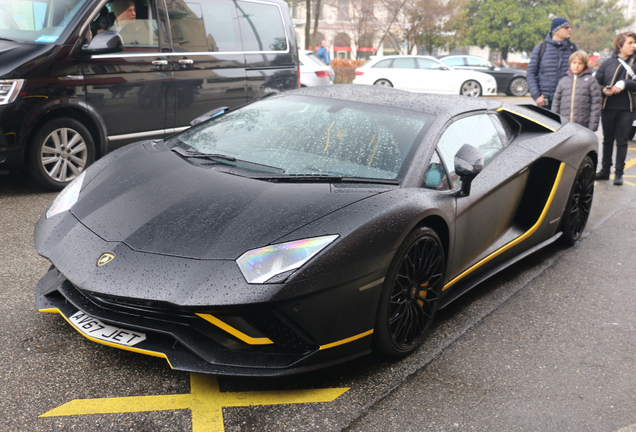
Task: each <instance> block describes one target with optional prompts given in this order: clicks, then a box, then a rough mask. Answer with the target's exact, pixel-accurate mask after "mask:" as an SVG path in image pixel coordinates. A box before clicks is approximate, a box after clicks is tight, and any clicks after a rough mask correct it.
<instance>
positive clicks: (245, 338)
mask: <svg viewBox="0 0 636 432" xmlns="http://www.w3.org/2000/svg"><path fill="white" fill-rule="evenodd" d="M196 315H197V316H199V317H201V318H203V319H204V320H206V321H207V322H209V323H211V324H214V325H215V326H217V327H218V328H220V329H221V330H224V331H226V332H228V333H229V334H231V335H232V336H234V337H235V338H237V339H240V340H242V341H243V342H245V343H246V344H249V345H271V344H273V343H274V342H272V340H271V339H269V338H266V337H263V338H253V337H251V336H248V335H246V334H245V333H243V332H241V331H239V330H237V329H235V328H234V327H232V326H231V325H229V324H226V323H224V322H223V321H221V320H220V319H218V318H217V317H215V316H213V315H210V314H200V313H198V314H196Z"/></svg>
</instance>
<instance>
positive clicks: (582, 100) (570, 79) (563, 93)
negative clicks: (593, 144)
mask: <svg viewBox="0 0 636 432" xmlns="http://www.w3.org/2000/svg"><path fill="white" fill-rule="evenodd" d="M569 63H570V72H568V74H567V75H566V76H564V77H563V78H561V81H559V85H557V88H556V92H555V93H554V102H553V103H552V111H554V112H555V113H557V114H559V115H561V117H563V118H565V119H566V121H570V122H574V123H578V124H580V125H582V126H585V127H586V128H589V129H590V130H592V131H594V132H596V130H597V129H598V122H599V119H600V117H601V105H602V102H603V97H602V93H601V87H600V86H599V85H598V82H597V81H596V79H595V78H594V77H593V76H592V73H591V72H590V68H589V67H588V63H589V57H588V56H587V54H586V53H585V51H577V52H575V53H574V54H572V55H571V56H570V62H569Z"/></svg>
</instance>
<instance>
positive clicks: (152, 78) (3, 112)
mask: <svg viewBox="0 0 636 432" xmlns="http://www.w3.org/2000/svg"><path fill="white" fill-rule="evenodd" d="M298 87H299V71H298V54H297V47H296V40H295V35H294V31H293V26H292V23H291V19H290V17H289V10H288V7H287V5H286V3H285V2H283V1H281V0H2V2H0V172H7V171H9V170H13V169H20V168H23V169H24V170H25V171H26V173H27V174H28V175H29V177H30V178H31V179H32V180H33V181H34V182H35V183H36V184H38V185H39V186H41V187H44V188H46V189H50V190H59V189H61V188H63V187H64V186H65V185H66V184H68V183H69V182H70V181H71V180H73V179H74V178H75V177H76V176H77V175H78V174H79V173H80V172H81V171H82V170H83V169H84V168H86V167H87V166H88V165H90V164H91V163H92V162H93V161H94V160H95V159H97V158H99V157H101V156H103V155H105V154H106V153H108V152H110V151H112V150H114V149H116V148H118V147H121V146H123V145H125V144H127V143H130V142H133V141H139V140H141V139H155V138H166V137H167V136H169V135H172V134H174V133H176V132H179V131H182V130H184V129H186V128H187V127H188V126H189V124H190V121H192V120H193V119H195V118H196V117H199V116H201V115H202V114H204V113H206V112H209V111H211V110H213V109H215V108H218V107H221V106H224V107H229V108H233V107H236V106H239V105H242V104H245V103H247V102H249V101H252V100H255V99H259V98H262V97H264V96H267V95H270V94H274V93H279V92H281V91H284V90H287V89H293V88H298Z"/></svg>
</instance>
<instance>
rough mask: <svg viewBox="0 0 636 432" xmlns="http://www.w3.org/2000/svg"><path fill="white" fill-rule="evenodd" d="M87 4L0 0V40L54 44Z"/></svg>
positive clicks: (70, 0)
mask: <svg viewBox="0 0 636 432" xmlns="http://www.w3.org/2000/svg"><path fill="white" fill-rule="evenodd" d="M88 1H89V0H39V1H30V0H2V1H0V38H2V39H10V40H14V41H19V42H42V43H55V42H56V41H57V39H58V37H59V36H60V35H61V34H62V32H63V31H64V29H65V28H66V26H67V25H68V24H69V23H70V22H71V21H72V20H73V18H74V17H75V15H76V14H77V12H78V11H79V10H80V9H81V8H82V7H83V6H84V5H85V4H86V3H87V2H88Z"/></svg>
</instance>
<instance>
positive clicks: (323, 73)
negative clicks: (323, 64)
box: [316, 70, 331, 78]
mask: <svg viewBox="0 0 636 432" xmlns="http://www.w3.org/2000/svg"><path fill="white" fill-rule="evenodd" d="M316 76H317V77H320V78H325V77H329V76H331V72H330V71H326V70H322V71H316Z"/></svg>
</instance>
